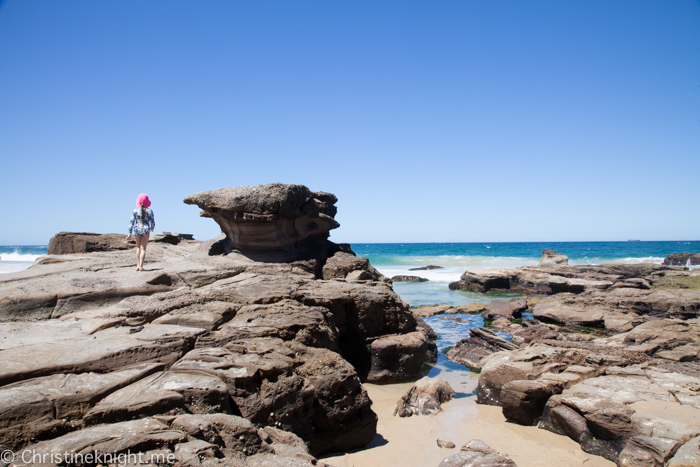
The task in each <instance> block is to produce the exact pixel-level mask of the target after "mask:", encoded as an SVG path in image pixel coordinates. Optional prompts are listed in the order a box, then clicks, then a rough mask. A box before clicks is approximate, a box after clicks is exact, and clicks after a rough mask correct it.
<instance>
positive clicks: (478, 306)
mask: <svg viewBox="0 0 700 467" xmlns="http://www.w3.org/2000/svg"><path fill="white" fill-rule="evenodd" d="M485 307H486V305H485V304H484V303H479V302H477V303H467V304H466V305H462V306H458V307H455V308H452V309H451V310H448V311H446V312H445V313H464V314H468V315H470V314H477V313H481V312H482V311H484V309H485Z"/></svg>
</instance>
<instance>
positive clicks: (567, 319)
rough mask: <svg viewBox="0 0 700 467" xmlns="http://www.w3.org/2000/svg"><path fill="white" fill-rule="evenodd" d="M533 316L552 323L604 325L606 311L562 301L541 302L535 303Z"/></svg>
mask: <svg viewBox="0 0 700 467" xmlns="http://www.w3.org/2000/svg"><path fill="white" fill-rule="evenodd" d="M532 316H533V317H534V318H535V319H538V320H540V321H544V322H550V323H561V324H569V325H577V326H590V327H602V326H603V317H604V316H605V311H604V310H601V309H596V308H592V307H583V306H570V305H566V304H563V303H560V302H540V303H538V304H537V305H535V308H534V309H533V311H532Z"/></svg>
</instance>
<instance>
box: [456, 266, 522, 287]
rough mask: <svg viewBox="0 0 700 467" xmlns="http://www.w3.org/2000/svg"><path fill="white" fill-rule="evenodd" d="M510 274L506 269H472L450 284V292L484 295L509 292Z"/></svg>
mask: <svg viewBox="0 0 700 467" xmlns="http://www.w3.org/2000/svg"><path fill="white" fill-rule="evenodd" d="M510 276H511V273H510V271H509V270H507V269H473V270H470V271H465V272H464V274H462V276H461V277H460V279H459V281H457V282H450V285H449V288H450V290H470V291H472V292H479V293H486V292H488V291H490V290H509V289H510Z"/></svg>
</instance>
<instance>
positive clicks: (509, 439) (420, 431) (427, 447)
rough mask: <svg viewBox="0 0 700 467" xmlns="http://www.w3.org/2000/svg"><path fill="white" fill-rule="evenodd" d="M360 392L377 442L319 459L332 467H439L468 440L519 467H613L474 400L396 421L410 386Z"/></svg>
mask: <svg viewBox="0 0 700 467" xmlns="http://www.w3.org/2000/svg"><path fill="white" fill-rule="evenodd" d="M476 381H477V378H476V376H472V377H471V378H470V380H469V383H468V384H469V385H471V386H473V387H474V388H475V387H476ZM364 386H365V388H366V389H367V392H368V393H369V396H370V398H371V399H372V401H373V402H374V404H373V405H372V408H373V409H374V411H375V412H376V413H377V416H378V417H379V422H378V424H377V436H376V437H375V439H374V441H372V443H370V444H369V446H368V447H367V448H365V449H363V450H357V451H353V452H348V453H339V454H332V455H328V456H324V457H323V459H324V460H325V461H326V462H329V463H331V464H333V465H334V466H336V467H385V466H388V465H397V466H401V467H437V465H438V464H439V463H440V462H441V461H442V460H443V459H444V458H445V457H448V456H450V455H452V454H455V453H457V452H458V451H459V448H460V447H461V446H462V445H463V444H464V443H466V442H467V441H469V440H470V439H472V438H478V439H481V440H482V441H484V442H485V443H486V444H488V445H489V446H491V447H492V448H494V449H496V450H497V451H499V452H501V453H502V454H507V455H509V456H510V457H511V458H512V459H513V460H514V461H515V463H516V464H517V465H518V467H581V466H584V465H585V467H614V466H615V463H613V462H610V461H608V460H606V459H603V458H602V457H598V456H594V455H591V454H588V453H585V452H583V451H582V450H581V447H580V446H579V445H578V443H576V442H574V441H573V440H571V439H569V438H567V437H565V436H559V435H557V434H554V433H551V432H549V431H546V430H540V429H539V428H537V427H524V426H520V425H516V424H513V423H508V422H506V421H505V418H504V417H503V414H502V413H501V408H500V407H490V406H482V405H477V404H476V397H475V396H473V395H469V396H468V397H461V398H458V399H454V400H452V401H450V402H448V403H446V404H443V409H444V411H443V412H442V413H440V414H438V415H434V416H413V417H408V418H400V417H398V416H396V417H395V416H394V415H393V413H394V408H395V407H396V402H397V401H398V400H399V398H400V397H401V396H402V395H404V394H405V393H406V392H407V391H408V389H409V388H410V387H411V386H412V383H402V384H392V385H383V386H380V385H373V384H365V385H364ZM455 389H457V388H455ZM463 389H464V388H460V389H459V390H463ZM459 390H458V392H459ZM438 438H447V439H449V440H450V441H452V442H454V443H455V445H456V446H457V447H456V448H454V449H443V448H440V447H438V446H437V439H438Z"/></svg>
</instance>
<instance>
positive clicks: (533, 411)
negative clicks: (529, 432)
mask: <svg viewBox="0 0 700 467" xmlns="http://www.w3.org/2000/svg"><path fill="white" fill-rule="evenodd" d="M561 391H562V387H561V385H560V384H558V383H557V382H555V381H551V380H550V381H543V380H535V381H528V380H515V381H510V382H508V383H506V384H505V385H503V387H502V388H501V406H502V407H503V416H504V417H506V420H508V421H511V422H515V423H519V424H520V425H536V424H537V422H538V421H539V419H540V417H541V415H542V411H543V410H544V406H545V404H546V403H547V401H548V400H549V398H550V397H551V396H552V395H554V394H559V393H560V392H561Z"/></svg>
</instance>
